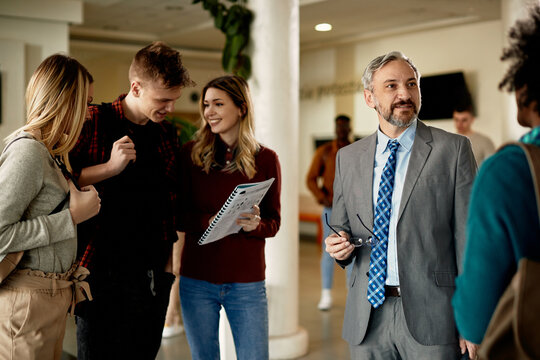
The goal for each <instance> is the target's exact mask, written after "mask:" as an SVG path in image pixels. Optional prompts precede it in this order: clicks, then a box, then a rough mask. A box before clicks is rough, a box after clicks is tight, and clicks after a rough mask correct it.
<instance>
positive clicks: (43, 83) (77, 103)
mask: <svg viewBox="0 0 540 360" xmlns="http://www.w3.org/2000/svg"><path fill="white" fill-rule="evenodd" d="M92 81H93V79H92V75H90V73H89V72H88V70H86V68H85V67H84V66H82V65H81V64H80V63H79V62H78V61H77V60H75V59H73V58H71V57H69V56H65V55H61V54H55V55H51V56H49V57H48V58H46V59H45V60H43V62H42V63H41V64H40V65H39V66H38V68H37V69H36V71H35V72H34V74H33V75H32V78H31V79H30V82H29V83H28V87H27V88H26V125H24V126H23V127H21V128H19V129H18V130H16V131H15V132H13V133H12V134H11V135H9V136H8V137H7V138H6V141H10V140H11V139H13V138H14V137H15V136H16V135H17V134H18V133H19V132H20V131H27V132H31V131H34V130H39V131H41V139H40V141H41V142H42V143H43V144H44V145H45V147H46V148H47V150H49V153H50V154H51V155H52V156H53V157H61V159H62V160H63V162H64V163H65V164H66V167H67V168H68V169H69V170H70V171H71V166H70V164H69V158H68V153H69V151H70V150H71V149H72V148H73V147H74V146H75V143H76V142H77V139H78V138H79V135H80V134H81V130H82V127H83V124H84V121H85V117H86V110H87V98H88V88H89V86H90V83H91V82H92Z"/></svg>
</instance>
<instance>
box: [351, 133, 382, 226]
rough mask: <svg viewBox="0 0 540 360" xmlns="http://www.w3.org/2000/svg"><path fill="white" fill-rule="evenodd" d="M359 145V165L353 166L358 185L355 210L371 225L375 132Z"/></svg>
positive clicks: (365, 222) (375, 145)
mask: <svg viewBox="0 0 540 360" xmlns="http://www.w3.org/2000/svg"><path fill="white" fill-rule="evenodd" d="M359 145H360V144H359ZM361 145H362V147H361V148H359V166H358V167H356V166H355V167H354V168H355V169H358V173H357V178H358V179H359V186H360V197H358V199H359V201H358V210H357V211H358V214H359V215H360V217H361V218H362V221H363V222H364V224H366V226H368V227H369V226H371V227H373V166H374V164H375V149H376V147H377V133H376V132H375V133H374V134H372V135H370V136H368V137H367V138H366V139H365V141H362V142H361ZM356 221H358V220H356Z"/></svg>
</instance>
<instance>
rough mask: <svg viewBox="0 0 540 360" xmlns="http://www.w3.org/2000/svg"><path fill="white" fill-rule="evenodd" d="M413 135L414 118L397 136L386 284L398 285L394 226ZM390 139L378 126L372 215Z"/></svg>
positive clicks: (414, 132) (414, 129) (414, 131)
mask: <svg viewBox="0 0 540 360" xmlns="http://www.w3.org/2000/svg"><path fill="white" fill-rule="evenodd" d="M415 135H416V120H414V121H413V122H412V124H411V125H410V126H409V127H408V128H407V130H405V131H404V132H403V133H402V134H401V135H399V136H398V138H397V141H398V142H399V147H398V150H397V153H396V172H395V177H394V192H393V193H392V210H391V214H390V224H389V229H388V258H387V264H388V265H387V273H386V285H390V286H398V285H399V272H398V258H397V237H396V236H397V234H396V226H397V218H398V213H399V206H400V204H401V194H402V193H403V184H404V183H405V175H406V174H407V168H408V166H409V159H410V157H411V149H412V146H413V143H414V137H415ZM391 140H393V139H391V138H389V137H388V136H386V135H385V134H383V133H382V131H381V129H380V128H379V129H378V130H377V148H376V150H375V164H374V168H373V216H375V207H376V206H377V195H378V192H379V183H380V182H381V174H382V171H383V169H384V165H386V162H387V161H388V157H389V156H390V150H389V149H388V148H387V144H388V142H389V141H391Z"/></svg>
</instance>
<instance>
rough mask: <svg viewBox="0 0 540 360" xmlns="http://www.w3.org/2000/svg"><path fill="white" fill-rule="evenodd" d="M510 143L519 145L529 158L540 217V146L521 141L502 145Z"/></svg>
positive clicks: (539, 216)
mask: <svg viewBox="0 0 540 360" xmlns="http://www.w3.org/2000/svg"><path fill="white" fill-rule="evenodd" d="M509 145H516V146H519V147H520V148H521V149H522V150H523V152H524V153H525V157H526V158H527V162H528V163H529V169H530V170H531V176H532V181H533V186H534V193H535V195H536V207H537V209H538V218H539V219H540V147H538V146H535V145H531V144H524V143H521V142H513V143H509V144H506V145H504V146H503V147H501V149H502V148H504V147H506V146H509Z"/></svg>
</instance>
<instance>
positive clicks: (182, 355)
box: [63, 238, 349, 360]
mask: <svg viewBox="0 0 540 360" xmlns="http://www.w3.org/2000/svg"><path fill="white" fill-rule="evenodd" d="M319 259H320V248H319V246H318V245H317V244H316V243H315V240H313V239H309V238H303V239H302V240H301V241H300V304H299V310H300V311H299V316H300V319H299V325H300V326H302V327H303V328H304V329H306V330H307V331H308V333H309V352H308V354H307V355H305V356H303V357H302V358H301V359H302V360H341V359H348V358H349V351H348V346H347V343H346V342H345V341H344V340H343V339H341V325H342V323H343V313H344V310H345V299H346V295H347V290H346V287H345V271H344V270H341V269H340V268H338V267H337V266H336V271H335V273H334V290H333V293H332V295H333V300H334V305H333V307H332V309H331V310H330V311H319V310H318V309H317V303H318V301H319V295H320V286H321V280H320V270H319ZM76 348H77V345H76V338H75V324H74V322H73V319H71V318H70V319H69V320H68V326H67V330H66V336H65V339H64V352H65V354H64V357H63V360H72V359H75V357H73V356H74V354H76ZM173 359H174V360H189V359H191V356H190V355H189V348H188V345H187V341H186V337H185V335H180V336H177V337H174V338H170V339H164V340H163V341H162V345H161V349H160V351H159V354H158V356H157V360H173Z"/></svg>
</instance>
